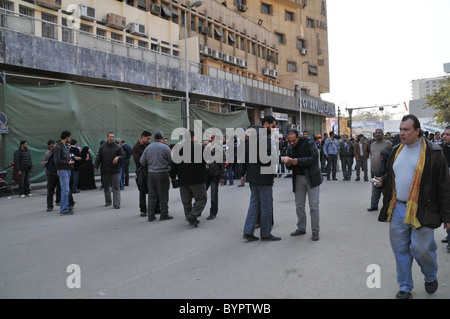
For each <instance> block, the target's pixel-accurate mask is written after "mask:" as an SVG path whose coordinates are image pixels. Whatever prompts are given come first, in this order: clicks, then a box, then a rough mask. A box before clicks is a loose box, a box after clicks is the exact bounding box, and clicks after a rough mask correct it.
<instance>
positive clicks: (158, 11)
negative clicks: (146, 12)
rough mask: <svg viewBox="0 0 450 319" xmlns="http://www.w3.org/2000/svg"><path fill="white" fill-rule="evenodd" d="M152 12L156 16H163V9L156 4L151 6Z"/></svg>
mask: <svg viewBox="0 0 450 319" xmlns="http://www.w3.org/2000/svg"><path fill="white" fill-rule="evenodd" d="M150 12H151V13H153V14H156V15H160V14H161V7H160V6H158V5H156V4H151V5H150Z"/></svg>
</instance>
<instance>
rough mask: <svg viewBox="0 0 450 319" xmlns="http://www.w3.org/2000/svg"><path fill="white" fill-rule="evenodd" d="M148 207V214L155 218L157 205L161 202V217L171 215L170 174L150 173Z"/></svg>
mask: <svg viewBox="0 0 450 319" xmlns="http://www.w3.org/2000/svg"><path fill="white" fill-rule="evenodd" d="M147 185H148V205H147V214H148V216H149V217H152V216H155V214H156V204H157V202H158V201H159V204H160V208H161V216H167V215H168V214H169V205H168V204H169V188H170V178H169V173H168V172H157V173H155V172H149V173H148V183H147Z"/></svg>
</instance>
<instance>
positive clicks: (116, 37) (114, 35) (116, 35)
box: [111, 32, 123, 42]
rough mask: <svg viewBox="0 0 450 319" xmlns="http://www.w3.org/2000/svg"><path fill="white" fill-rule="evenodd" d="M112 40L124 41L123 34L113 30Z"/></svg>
mask: <svg viewBox="0 0 450 319" xmlns="http://www.w3.org/2000/svg"><path fill="white" fill-rule="evenodd" d="M111 40H112V41H113V42H122V41H123V40H122V35H121V34H118V33H114V32H111Z"/></svg>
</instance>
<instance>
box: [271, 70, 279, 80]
mask: <svg viewBox="0 0 450 319" xmlns="http://www.w3.org/2000/svg"><path fill="white" fill-rule="evenodd" d="M269 75H270V76H271V77H273V78H275V79H276V78H277V77H278V71H277V70H269Z"/></svg>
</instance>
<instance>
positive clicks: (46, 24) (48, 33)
mask: <svg viewBox="0 0 450 319" xmlns="http://www.w3.org/2000/svg"><path fill="white" fill-rule="evenodd" d="M41 17H42V20H43V21H42V37H44V38H47V39H53V40H57V39H58V30H57V28H56V21H57V19H58V17H57V16H54V15H51V14H47V13H44V12H42V16H41Z"/></svg>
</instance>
